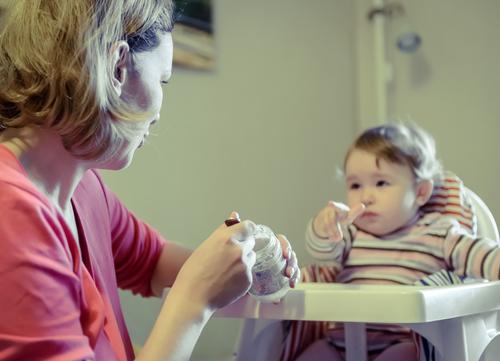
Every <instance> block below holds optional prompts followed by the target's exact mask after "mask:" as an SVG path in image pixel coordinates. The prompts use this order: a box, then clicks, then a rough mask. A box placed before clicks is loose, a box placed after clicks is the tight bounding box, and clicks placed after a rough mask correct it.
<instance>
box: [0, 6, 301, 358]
mask: <svg viewBox="0 0 500 361" xmlns="http://www.w3.org/2000/svg"><path fill="white" fill-rule="evenodd" d="M172 8H173V6H172V3H171V1H170V0H109V1H105V2H104V1H100V0H65V1H52V0H16V1H11V2H9V5H8V6H4V7H3V8H2V23H1V24H2V33H1V35H0V77H1V80H2V87H1V89H0V129H1V131H0V214H2V217H0V218H1V219H0V288H1V289H2V292H3V295H4V296H2V297H0V310H1V312H2V313H1V316H0V345H1V346H0V359H2V360H106V361H108V360H132V359H133V358H134V354H133V351H132V347H131V343H130V339H129V335H128V332H127V330H126V327H125V323H124V319H123V315H122V312H121V309H120V304H119V299H118V293H117V288H118V287H120V288H124V289H130V290H132V292H134V293H140V294H141V295H143V296H150V295H160V294H161V293H162V290H163V289H164V288H165V287H171V289H170V291H169V293H168V295H167V297H166V299H165V302H164V306H163V307H162V310H161V312H160V314H159V316H158V319H157V322H156V324H155V326H154V328H153V330H152V332H151V335H150V337H149V338H148V340H147V342H146V344H145V345H144V348H143V350H142V352H141V354H140V355H138V357H137V359H138V360H148V361H152V360H186V359H188V358H189V356H190V354H191V352H192V349H193V347H194V344H195V342H196V340H197V338H198V336H199V334H200V332H201V330H202V328H203V327H204V325H205V324H206V322H207V320H208V319H209V317H210V316H211V315H212V314H213V312H214V311H215V310H216V309H218V308H220V307H223V306H225V305H227V304H229V303H231V302H233V301H234V300H236V299H237V298H239V297H240V296H242V295H243V294H245V293H246V292H247V290H248V288H249V286H250V283H251V276H250V269H251V267H252V265H253V264H254V262H255V253H254V252H253V250H252V249H253V238H252V237H248V236H249V235H250V234H251V233H252V231H253V228H254V224H253V223H252V222H251V221H248V220H247V221H243V222H240V223H239V224H235V225H232V226H229V227H228V226H226V225H225V224H221V225H220V226H219V227H218V228H217V229H216V230H215V231H214V232H213V233H212V234H211V235H210V236H209V237H208V238H207V239H206V240H205V241H204V242H202V244H201V245H200V246H199V247H198V248H197V249H196V250H195V251H193V252H191V251H190V250H187V249H185V248H183V247H181V246H179V245H176V244H172V243H166V242H165V241H164V239H163V238H162V237H161V236H160V235H159V234H158V233H157V232H155V231H154V230H153V229H152V228H150V227H149V226H148V225H146V224H145V223H143V222H141V221H140V220H138V219H137V218H135V216H134V215H133V214H132V213H131V212H130V211H128V210H127V209H126V208H125V207H124V206H123V204H122V203H121V202H120V201H119V200H118V199H117V198H116V196H115V195H113V193H112V192H110V191H109V190H108V189H107V188H106V186H105V185H104V184H103V182H102V180H101V178H100V177H99V175H98V173H96V171H95V169H114V170H118V169H122V168H124V167H126V166H128V165H129V164H130V162H131V161H132V158H133V155H134V152H135V150H136V149H137V148H139V147H140V146H141V145H142V144H143V142H144V138H145V137H146V136H147V135H148V131H149V127H150V126H151V125H152V124H154V123H155V122H156V121H157V120H158V117H159V112H160V107H161V104H162V88H161V86H162V85H163V84H165V83H167V82H168V80H169V78H170V76H171V68H172V37H171V30H172V25H173V23H172ZM230 217H231V218H237V217H238V215H237V213H235V212H233V213H232V214H231V215H230ZM281 241H282V243H283V245H284V249H286V251H285V252H284V253H285V254H284V256H285V258H287V259H288V267H287V275H288V276H289V277H290V283H291V285H292V286H293V285H294V284H295V282H296V280H297V278H298V277H299V274H298V272H297V264H296V263H297V262H296V257H295V255H294V253H293V252H292V251H291V249H290V246H289V244H288V242H287V241H286V239H285V238H284V237H281ZM6 295H8V296H7V297H6Z"/></svg>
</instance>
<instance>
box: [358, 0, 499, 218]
mask: <svg viewBox="0 0 500 361" xmlns="http://www.w3.org/2000/svg"><path fill="white" fill-rule="evenodd" d="M399 3H401V4H403V5H404V7H405V9H406V13H407V19H408V20H409V22H410V23H411V24H412V25H413V27H414V28H415V29H416V30H417V31H418V33H419V34H420V35H421V36H422V39H423V42H422V47H421V48H420V49H419V50H418V52H416V53H414V54H403V53H401V52H399V51H398V50H397V49H396V47H395V46H393V39H394V37H395V35H396V34H395V32H396V31H395V25H394V22H393V21H391V20H389V21H387V24H386V30H387V34H386V35H387V36H386V39H387V61H388V63H389V65H390V66H391V67H392V69H393V76H394V79H393V81H392V82H390V83H389V84H388V94H387V96H388V116H389V118H390V119H400V118H403V119H413V120H414V121H417V122H418V123H420V124H421V125H422V126H424V127H425V128H426V129H427V130H429V131H430V132H431V133H432V134H433V135H434V137H435V138H436V142H437V147H438V154H439V158H440V159H441V160H442V162H443V164H444V166H445V168H447V169H449V170H452V171H454V172H455V173H457V174H458V175H459V176H460V177H461V178H462V179H463V180H464V181H465V183H466V184H467V185H468V186H469V187H470V188H472V189H473V190H475V191H476V192H477V193H478V194H479V195H480V196H481V197H482V198H483V199H484V200H485V201H486V202H487V203H488V205H489V207H490V208H491V210H492V211H493V213H494V215H495V217H496V219H497V220H498V219H500V193H499V192H498V187H497V183H498V181H497V179H498V177H499V176H500V171H499V170H500V168H499V167H498V166H495V160H496V159H497V158H498V157H499V156H500V142H499V141H498V139H497V137H498V133H499V131H500V122H499V120H500V119H499V117H500V115H499V114H500V102H499V99H500V98H499V96H500V72H499V71H498V68H499V65H500V45H499V44H500V40H499V38H500V22H499V21H498V14H500V2H499V1H497V0H476V1H469V0H439V1H434V0H419V1H415V0H403V1H399ZM370 4H371V1H370V0H360V1H358V2H357V6H358V8H357V19H358V29H360V31H358V41H357V43H358V46H357V49H358V54H359V56H358V58H357V62H358V72H357V73H358V74H359V76H358V87H357V95H358V104H359V106H358V111H359V120H360V123H362V124H367V125H369V124H370V123H372V124H373V119H372V118H371V117H372V114H375V110H376V108H375V107H376V104H375V102H374V97H373V89H374V84H373V78H374V74H375V72H376V69H374V67H373V57H372V54H373V51H372V34H371V33H370V31H372V24H369V23H368V22H366V21H365V20H364V19H365V15H366V13H367V11H368V8H369V7H370Z"/></svg>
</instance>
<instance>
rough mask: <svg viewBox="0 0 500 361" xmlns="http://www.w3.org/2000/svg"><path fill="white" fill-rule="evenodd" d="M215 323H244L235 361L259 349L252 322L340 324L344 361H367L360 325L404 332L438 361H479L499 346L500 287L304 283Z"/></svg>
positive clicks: (222, 313) (231, 310)
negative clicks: (274, 299)
mask: <svg viewBox="0 0 500 361" xmlns="http://www.w3.org/2000/svg"><path fill="white" fill-rule="evenodd" d="M216 317H237V318H247V319H249V320H247V321H246V322H245V325H244V329H245V330H247V332H245V333H244V335H243V336H242V337H240V341H239V346H238V351H237V352H236V353H235V355H236V357H237V358H236V360H238V361H240V360H241V361H247V360H254V359H255V352H257V351H256V350H259V349H261V347H256V346H255V345H252V344H251V343H252V342H254V341H255V340H258V339H259V338H258V337H257V338H255V332H254V331H255V324H256V323H255V322H256V319H260V320H267V321H265V322H273V321H272V320H276V321H278V320H303V321H339V322H345V331H346V332H345V337H346V345H347V348H346V361H364V360H366V359H367V358H366V343H365V340H366V338H365V337H364V336H365V335H364V324H365V323H390V324H399V325H403V326H406V327H409V328H410V329H412V330H413V331H415V332H417V333H419V334H420V335H422V336H423V337H424V338H425V339H426V340H428V341H429V342H430V343H431V344H432V345H434V347H435V348H436V353H437V355H436V358H435V360H437V361H478V360H480V357H481V355H484V354H492V353H493V354H496V353H495V351H493V352H492V351H491V349H492V347H490V346H491V345H493V344H496V346H494V347H493V348H495V347H497V346H498V344H499V340H498V339H499V336H498V334H499V333H498V331H499V329H500V281H495V282H479V283H467V284H463V285H453V286H438V287H432V286H383V285H344V284H327V283H323V284H322V283H303V284H300V285H298V286H297V287H296V288H295V289H292V290H290V292H289V293H288V294H287V295H286V297H285V298H284V299H283V300H282V301H281V303H279V304H272V303H260V302H258V301H256V300H254V299H252V298H251V297H249V296H245V297H243V298H242V299H240V300H239V301H237V302H235V303H233V304H232V305H229V306H227V307H225V308H223V309H221V310H219V311H218V312H216ZM269 329H270V328H268V330H269ZM280 329H281V328H280V327H275V328H274V330H276V331H279V330H280ZM252 335H254V336H252ZM268 335H269V333H268ZM495 340H496V341H495ZM353 345H354V346H353ZM493 357H496V356H493ZM494 359H495V360H496V358H494ZM266 360H267V359H266ZM481 360H482V361H488V360H491V358H488V357H487V358H484V356H483V357H482V358H481Z"/></svg>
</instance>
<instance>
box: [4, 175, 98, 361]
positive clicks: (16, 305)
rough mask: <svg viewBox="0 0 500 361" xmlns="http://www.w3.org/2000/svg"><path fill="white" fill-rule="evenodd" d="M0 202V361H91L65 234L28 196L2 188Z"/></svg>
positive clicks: (51, 215)
mask: <svg viewBox="0 0 500 361" xmlns="http://www.w3.org/2000/svg"><path fill="white" fill-rule="evenodd" d="M13 194H15V196H13ZM0 202H1V203H2V216H1V217H0V290H1V296H0V312H1V318H0V360H4V361H5V360H9V361H10V360H30V361H38V360H40V361H41V360H43V361H69V360H83V359H86V360H91V359H92V360H93V359H94V354H93V351H92V349H91V348H90V346H89V340H88V338H87V336H85V334H84V332H83V330H82V327H81V322H80V317H81V312H80V310H81V307H82V305H81V299H82V298H81V293H80V292H81V291H80V279H79V276H78V271H77V270H76V269H75V268H76V267H75V266H74V264H73V258H72V256H71V252H70V250H69V249H68V245H67V244H68V243H67V238H66V237H67V235H68V234H69V233H66V232H67V230H65V229H64V228H63V226H62V225H61V222H60V220H59V219H58V218H57V216H55V215H54V214H55V213H54V212H53V210H51V209H50V208H49V207H48V206H47V205H46V204H44V203H43V202H42V201H41V200H39V199H37V198H36V197H34V196H32V195H31V194H28V193H27V192H26V193H22V192H19V191H18V190H17V189H14V191H13V190H12V188H9V187H8V186H5V184H4V189H3V192H2V196H1V197H0Z"/></svg>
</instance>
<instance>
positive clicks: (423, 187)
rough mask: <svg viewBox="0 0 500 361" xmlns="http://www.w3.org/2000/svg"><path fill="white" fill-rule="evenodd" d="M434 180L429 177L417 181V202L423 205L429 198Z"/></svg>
mask: <svg viewBox="0 0 500 361" xmlns="http://www.w3.org/2000/svg"><path fill="white" fill-rule="evenodd" d="M433 189H434V182H433V181H432V180H429V179H424V180H421V181H418V183H417V200H416V201H417V204H418V205H419V206H423V205H424V204H426V203H427V201H428V200H429V198H431V195H432V190H433Z"/></svg>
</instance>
